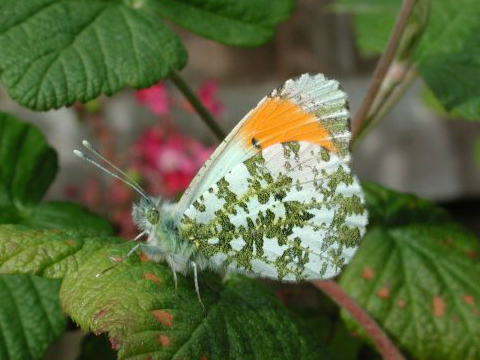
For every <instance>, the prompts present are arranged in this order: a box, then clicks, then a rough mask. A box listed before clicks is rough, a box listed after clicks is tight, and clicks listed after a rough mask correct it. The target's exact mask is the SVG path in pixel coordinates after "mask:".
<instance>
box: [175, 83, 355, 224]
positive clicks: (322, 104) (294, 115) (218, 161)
mask: <svg viewBox="0 0 480 360" xmlns="http://www.w3.org/2000/svg"><path fill="white" fill-rule="evenodd" d="M348 119H349V114H348V109H347V101H346V95H345V93H344V92H343V91H342V90H341V89H340V85H339V83H338V82H337V81H335V80H329V79H326V78H325V77H324V76H323V75H322V74H317V75H309V74H304V75H302V76H300V77H298V78H296V79H291V80H288V81H287V82H286V83H285V84H284V85H283V86H281V87H279V88H277V89H275V90H273V91H272V93H271V94H270V95H268V96H266V97H265V98H263V99H262V100H261V101H260V102H259V104H258V105H257V106H256V107H255V109H253V110H252V111H250V112H249V113H248V114H247V115H246V116H245V117H244V118H243V119H242V120H241V121H240V122H239V124H238V125H237V126H236V127H235V128H234V129H233V130H232V131H231V132H230V134H229V135H228V136H227V138H226V139H225V141H224V142H223V143H222V144H221V145H220V146H219V147H218V148H217V149H216V150H215V152H214V153H213V155H212V156H211V157H210V159H209V160H208V161H207V163H206V164H205V166H204V167H203V168H202V169H201V170H200V171H199V172H198V174H197V175H196V177H195V179H194V180H193V181H192V183H191V184H190V186H189V188H188V189H187V191H186V192H185V194H184V195H183V197H182V198H181V200H180V202H179V203H178V205H177V206H176V209H175V212H174V218H175V220H176V221H177V222H178V221H180V219H181V217H182V216H183V214H184V212H185V211H186V210H187V209H188V208H189V207H190V206H191V205H192V204H193V202H194V201H195V200H196V199H197V198H198V197H200V196H201V195H202V194H203V193H204V192H205V191H207V189H209V188H210V187H211V186H213V185H214V184H215V183H216V182H218V181H219V180H220V179H221V178H222V177H223V176H224V175H225V174H226V173H227V172H228V171H230V170H231V169H233V168H234V166H236V165H238V164H241V163H242V162H243V161H245V160H246V159H248V158H250V157H252V156H254V155H255V154H257V153H258V152H259V151H262V150H265V149H267V148H268V147H269V146H272V145H275V144H278V143H282V142H283V143H284V142H291V141H306V142H312V143H314V144H317V145H319V146H322V147H324V148H325V149H327V150H330V151H333V152H335V154H336V155H337V156H339V157H340V158H341V159H342V160H343V161H344V162H346V163H347V162H348V161H349V159H348V156H349V150H348V146H349V140H350V132H349V126H348Z"/></svg>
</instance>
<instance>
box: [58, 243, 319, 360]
mask: <svg viewBox="0 0 480 360" xmlns="http://www.w3.org/2000/svg"><path fill="white" fill-rule="evenodd" d="M131 246H132V245H131V244H125V245H123V246H114V245H105V246H104V247H103V248H102V249H100V250H99V251H97V252H96V253H95V254H93V255H92V256H90V257H89V259H88V261H87V262H85V263H83V264H82V268H81V269H80V271H79V272H78V273H75V274H73V273H72V274H71V275H70V274H69V275H67V277H66V278H65V279H64V282H63V284H62V288H61V292H60V297H61V300H62V303H63V307H64V311H65V313H66V314H68V315H69V316H70V317H71V318H72V319H73V320H74V321H75V322H76V323H78V324H79V325H80V326H81V328H82V329H83V330H84V331H91V332H105V333H107V334H108V336H109V337H110V338H113V339H115V344H116V347H117V348H118V357H119V358H120V359H145V358H146V357H147V356H151V357H152V358H154V359H157V360H162V359H169V360H170V359H176V358H184V359H198V358H199V356H200V354H205V355H206V356H207V357H209V358H218V359H232V360H235V359H238V360H240V359H246V358H256V359H281V358H289V359H299V360H314V359H320V360H322V359H327V357H326V356H324V355H323V354H322V353H321V352H319V350H320V351H321V347H320V348H319V346H318V343H316V342H313V341H312V340H313V339H312V338H311V337H310V335H309V334H308V333H307V332H306V331H305V330H304V329H303V327H302V326H300V324H299V323H298V320H297V319H296V318H295V316H293V315H292V314H291V313H290V312H289V311H288V310H287V309H286V308H285V307H284V306H283V305H282V304H281V303H280V301H279V300H278V299H277V298H276V296H275V295H274V294H272V293H270V292H268V291H266V290H265V289H264V288H263V287H262V286H261V285H259V284H258V283H256V281H255V280H252V279H248V278H245V277H242V276H231V277H230V278H228V280H227V281H226V282H222V279H221V278H220V277H218V276H216V275H213V274H211V273H209V272H208V271H205V272H201V273H200V274H199V285H200V292H201V296H202V301H203V303H204V304H205V310H203V308H202V306H201V305H200V303H199V302H198V299H197V295H196V293H195V286H194V281H193V278H192V276H187V277H185V276H183V275H180V274H179V275H178V293H176V292H175V284H174V280H173V274H172V271H171V269H170V268H169V266H168V265H167V264H165V263H155V262H152V261H141V260H140V259H139V257H137V256H130V257H129V258H127V259H126V260H125V261H123V262H121V263H119V264H118V265H116V266H115V267H113V268H111V269H110V270H108V271H104V270H105V269H108V268H109V267H111V266H112V261H111V260H110V258H111V257H112V256H119V257H124V256H125V254H126V253H128V251H129V250H130V249H131ZM97 274H100V276H96V275H97ZM147 278H148V280H147ZM153 278H155V279H158V285H157V284H155V285H154V282H151V281H150V279H153ZM147 281H148V282H149V283H147V284H146V282H147ZM150 283H151V284H150ZM105 309H108V311H103V310H105ZM99 313H100V314H101V315H102V316H98V314H99ZM279 343H281V344H282V346H278V344H279Z"/></svg>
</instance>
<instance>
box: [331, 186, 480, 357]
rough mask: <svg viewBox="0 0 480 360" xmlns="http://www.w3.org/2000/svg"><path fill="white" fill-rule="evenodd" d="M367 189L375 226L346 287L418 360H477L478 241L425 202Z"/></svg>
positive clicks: (348, 272) (344, 278)
mask: <svg viewBox="0 0 480 360" xmlns="http://www.w3.org/2000/svg"><path fill="white" fill-rule="evenodd" d="M364 189H365V191H366V195H367V207H368V209H369V212H370V217H371V225H370V228H369V230H368V232H367V235H366V236H365V238H364V239H363V243H362V246H361V247H360V249H359V251H358V252H357V254H356V255H355V257H354V259H353V260H352V262H351V263H350V264H349V266H348V267H347V268H346V269H345V271H344V272H343V273H342V276H341V279H340V285H341V286H342V287H343V288H344V289H345V290H346V291H347V292H348V293H349V294H350V295H351V296H352V297H353V298H354V299H356V300H357V301H358V302H359V303H360V304H361V305H362V306H363V307H364V309H366V310H367V311H368V312H369V313H370V314H372V315H373V316H374V317H375V318H376V320H377V321H378V322H379V323H380V324H381V325H382V326H383V328H384V329H386V330H387V331H388V332H389V333H390V335H391V336H392V338H393V339H394V340H395V341H396V342H398V343H399V344H400V345H401V346H402V347H403V348H404V349H405V351H406V352H408V353H410V354H411V356H412V357H414V358H415V359H419V360H424V359H425V360H426V359H463V360H469V359H471V360H473V359H478V358H479V357H480V351H479V349H480V338H479V337H478V334H479V333H480V322H479V321H478V318H479V316H480V315H479V309H478V307H479V303H480V284H479V283H478V279H477V278H478V274H479V273H480V263H479V262H478V260H476V259H475V257H478V255H477V254H479V251H480V245H479V243H478V239H476V238H475V237H473V236H472V235H470V234H469V233H468V232H466V231H465V230H463V229H462V228H461V227H459V226H458V225H456V224H455V223H453V222H452V221H451V220H450V219H449V217H448V216H447V215H446V214H445V212H444V211H443V210H441V209H439V208H438V207H436V206H435V205H433V204H431V203H429V202H428V201H426V200H422V199H418V198H416V197H414V196H412V195H404V194H398V193H395V192H393V191H391V190H387V189H384V188H381V187H379V186H376V185H373V184H368V183H367V184H364ZM343 315H344V317H345V319H346V320H347V323H348V324H349V325H350V326H351V327H352V328H355V329H356V330H357V331H359V332H361V329H360V328H358V326H356V325H355V324H354V323H353V320H352V319H351V318H349V317H348V316H347V315H346V314H343Z"/></svg>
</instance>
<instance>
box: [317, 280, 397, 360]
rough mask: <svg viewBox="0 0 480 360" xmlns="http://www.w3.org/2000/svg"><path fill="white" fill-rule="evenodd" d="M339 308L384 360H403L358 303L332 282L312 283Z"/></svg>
mask: <svg viewBox="0 0 480 360" xmlns="http://www.w3.org/2000/svg"><path fill="white" fill-rule="evenodd" d="M313 285H315V286H316V287H317V288H319V289H320V290H322V291H323V292H324V293H325V294H327V295H328V296H329V297H330V298H331V299H332V300H333V301H335V302H336V303H337V304H338V305H339V306H340V307H342V308H343V309H345V310H347V311H348V312H349V313H350V315H351V316H352V317H353V318H354V319H355V320H356V321H357V322H358V324H359V325H360V326H361V327H362V328H363V329H364V330H365V331H366V332H367V334H368V335H370V338H371V339H372V341H373V342H374V343H375V345H376V346H377V348H378V350H379V351H380V353H381V354H382V357H383V359H384V360H405V358H404V356H403V355H402V354H401V353H400V351H399V350H398V349H397V348H396V346H395V345H394V344H393V343H392V341H391V340H390V339H389V338H388V336H387V335H386V334H385V332H384V331H383V330H382V328H381V327H380V326H379V325H378V324H377V323H376V322H375V320H374V319H373V318H372V317H371V316H370V315H369V314H368V313H367V312H366V311H365V310H364V309H362V307H361V306H360V305H358V303H357V302H356V301H355V300H354V299H352V298H351V297H350V296H349V295H348V294H347V293H346V292H345V291H343V289H342V288H341V287H340V286H338V284H337V283H336V282H335V281H333V280H324V281H317V282H313Z"/></svg>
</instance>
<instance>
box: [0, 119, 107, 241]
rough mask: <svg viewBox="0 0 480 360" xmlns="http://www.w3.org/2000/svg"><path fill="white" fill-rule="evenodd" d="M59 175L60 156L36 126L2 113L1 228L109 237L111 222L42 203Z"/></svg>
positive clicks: (80, 208)
mask: <svg viewBox="0 0 480 360" xmlns="http://www.w3.org/2000/svg"><path fill="white" fill-rule="evenodd" d="M56 171H57V155H56V153H55V151H54V150H53V149H52V148H51V147H50V146H49V145H48V144H47V141H46V139H45V137H44V136H43V134H42V133H41V132H40V131H39V130H38V129H37V128H36V127H35V126H33V125H31V124H27V123H22V122H20V121H19V120H17V119H16V118H14V117H13V116H11V115H8V114H5V113H0V210H1V211H0V224H18V225H23V226H27V227H29V228H37V229H42V228H43V229H62V228H63V229H65V228H70V229H77V230H90V231H92V232H96V233H99V232H101V233H106V234H109V233H111V231H112V228H111V226H110V225H109V224H108V222H107V221H105V220H104V219H102V218H100V217H99V216H97V215H95V214H93V213H91V212H90V211H88V210H87V209H85V208H84V207H83V206H80V205H76V204H72V203H65V202H51V203H41V204H39V201H40V200H41V198H42V197H43V195H44V194H45V192H46V191H47V189H48V187H49V186H50V184H51V182H52V181H53V179H54V177H55V174H56Z"/></svg>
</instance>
